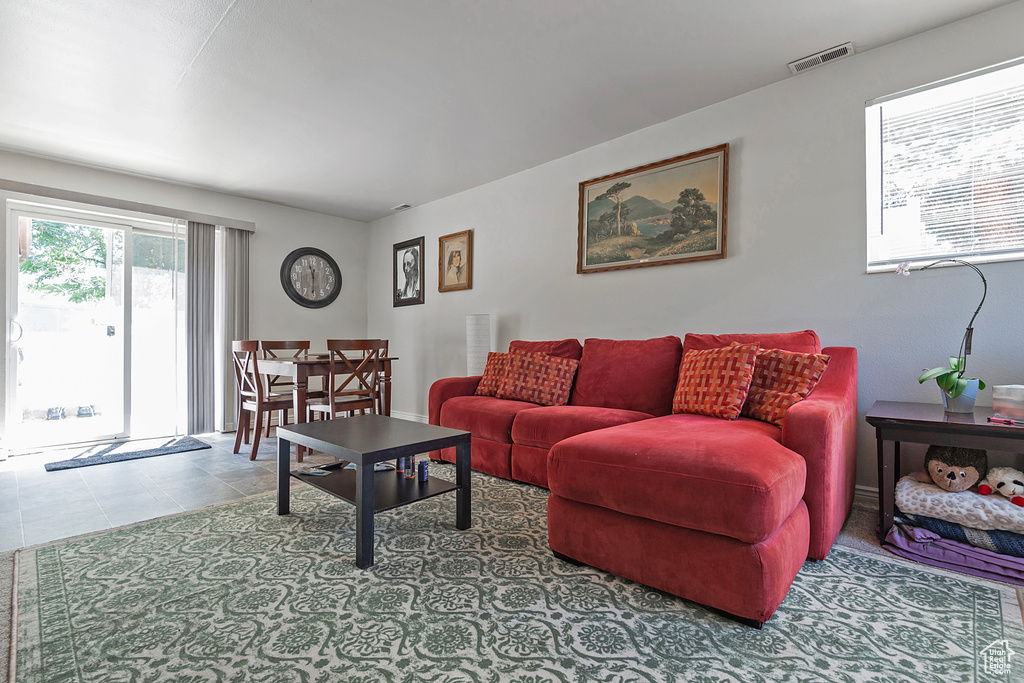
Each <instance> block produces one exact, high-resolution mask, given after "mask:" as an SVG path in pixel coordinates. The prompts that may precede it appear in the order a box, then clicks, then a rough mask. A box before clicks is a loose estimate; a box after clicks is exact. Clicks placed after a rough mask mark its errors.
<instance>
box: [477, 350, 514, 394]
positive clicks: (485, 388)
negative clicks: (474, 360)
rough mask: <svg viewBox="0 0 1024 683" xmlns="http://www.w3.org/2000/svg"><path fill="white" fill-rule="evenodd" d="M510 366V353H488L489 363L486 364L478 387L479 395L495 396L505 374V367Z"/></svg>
mask: <svg viewBox="0 0 1024 683" xmlns="http://www.w3.org/2000/svg"><path fill="white" fill-rule="evenodd" d="M507 367H508V354H507V353H495V352H493V351H491V352H489V353H488V354H487V365H485V366H484V374H483V376H482V377H481V378H480V384H478V385H477V387H476V395H477V396H494V395H495V394H496V393H498V385H500V384H501V380H502V378H503V377H504V376H505V368H507Z"/></svg>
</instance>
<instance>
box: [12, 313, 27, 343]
mask: <svg viewBox="0 0 1024 683" xmlns="http://www.w3.org/2000/svg"><path fill="white" fill-rule="evenodd" d="M15 325H17V326H18V336H17V338H15V337H14V326H15ZM24 336H25V328H24V327H22V326H21V323H19V322H18V321H17V320H14V319H13V318H12V319H11V343H12V344H14V343H17V342H19V341H21V338H22V337H24Z"/></svg>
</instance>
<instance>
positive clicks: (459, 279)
mask: <svg viewBox="0 0 1024 683" xmlns="http://www.w3.org/2000/svg"><path fill="white" fill-rule="evenodd" d="M472 288H473V231H472V230H463V231H462V232H456V233H453V234H451V235H445V236H444V237H441V238H440V239H439V240H438V245H437V291H439V292H454V291H456V290H459V289H472Z"/></svg>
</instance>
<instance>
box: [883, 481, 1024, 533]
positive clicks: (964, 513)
mask: <svg viewBox="0 0 1024 683" xmlns="http://www.w3.org/2000/svg"><path fill="white" fill-rule="evenodd" d="M896 507H898V508H899V509H900V510H901V511H902V512H903V513H904V514H908V515H921V516H924V517H931V518H933V519H941V520H944V521H946V522H952V523H954V524H960V525H962V526H965V527H969V528H971V529H983V530H985V531H992V530H995V531H1010V532H1013V533H1015V534H1024V507H1020V506H1018V505H1014V504H1013V503H1011V502H1010V501H1008V500H1007V499H1006V498H1003V497H1002V496H999V495H991V496H983V495H981V494H980V493H975V492H974V491H960V492H959V493H950V492H949V491H944V490H942V489H940V488H939V487H938V486H936V485H935V484H926V483H924V482H920V481H918V480H917V478H916V477H915V476H914V475H907V476H905V477H902V478H901V479H900V480H899V481H898V482H896Z"/></svg>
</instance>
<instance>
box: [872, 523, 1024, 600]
mask: <svg viewBox="0 0 1024 683" xmlns="http://www.w3.org/2000/svg"><path fill="white" fill-rule="evenodd" d="M884 547H885V549H886V550H888V551H889V552H891V553H893V554H896V555H899V556H901V557H906V558H909V559H911V560H915V561H917V562H921V563H923V564H929V565H931V566H933V567H941V568H943V569H951V570H953V571H957V572H962V573H964V574H971V575H973V576H980V577H982V578H984V579H991V580H993V581H1002V582H1004V583H1014V584H1018V585H1022V586H1024V559H1022V558H1019V557H1012V556H1010V555H1001V554H999V553H994V552H992V551H991V550H985V549H984V548H976V547H974V546H973V545H968V544H967V543H961V542H960V541H953V540H950V539H948V538H942V537H941V536H939V535H938V534H936V533H934V532H932V531H928V530H927V529H921V528H920V527H915V526H910V525H909V524H899V523H897V524H894V525H893V527H892V529H890V530H889V534H888V535H887V536H886V537H885V546H884Z"/></svg>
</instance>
